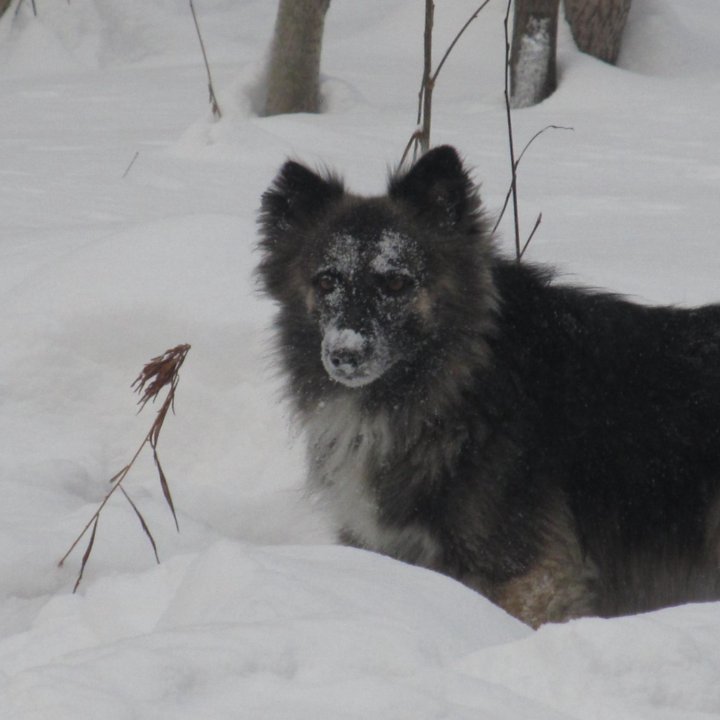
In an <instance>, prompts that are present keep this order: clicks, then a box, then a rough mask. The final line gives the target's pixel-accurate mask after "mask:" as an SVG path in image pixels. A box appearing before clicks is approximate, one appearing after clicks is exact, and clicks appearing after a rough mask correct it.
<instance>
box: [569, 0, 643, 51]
mask: <svg viewBox="0 0 720 720" xmlns="http://www.w3.org/2000/svg"><path fill="white" fill-rule="evenodd" d="M630 3H631V0H565V17H566V18H567V21H568V23H569V24H570V29H571V30H572V34H573V37H574V38H575V43H576V45H577V46H578V48H579V49H580V50H582V52H585V53H588V55H593V56H594V57H596V58H599V59H600V60H604V61H605V62H608V63H611V64H612V65H614V64H615V63H616V62H617V59H618V55H619V53H620V44H621V41H622V34H623V30H624V29H625V22H626V21H627V17H628V13H629V12H630Z"/></svg>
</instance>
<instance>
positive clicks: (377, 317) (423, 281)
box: [259, 146, 482, 388]
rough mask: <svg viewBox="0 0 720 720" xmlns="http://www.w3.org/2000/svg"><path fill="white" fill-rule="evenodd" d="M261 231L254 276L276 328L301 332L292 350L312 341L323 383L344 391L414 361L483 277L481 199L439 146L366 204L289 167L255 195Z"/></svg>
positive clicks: (329, 180)
mask: <svg viewBox="0 0 720 720" xmlns="http://www.w3.org/2000/svg"><path fill="white" fill-rule="evenodd" d="M260 225H261V233H262V240H261V243H260V246H261V249H262V251H263V258H262V261H261V263H260V266H259V274H260V277H261V280H262V282H263V284H264V287H265V290H266V291H267V292H268V293H269V294H270V295H271V296H273V297H274V298H275V299H276V300H278V301H279V302H280V303H281V326H282V324H283V321H284V323H285V325H286V326H288V325H289V326H292V328H293V329H294V330H296V331H298V330H299V329H300V330H299V332H296V333H295V340H293V341H292V342H294V343H296V344H297V343H298V342H302V344H303V345H304V346H305V345H306V344H307V343H315V346H316V347H315V352H316V353H317V355H316V357H318V358H319V360H320V361H321V363H322V367H323V368H324V370H325V372H326V373H327V375H328V376H329V377H330V378H331V379H332V380H334V381H336V382H338V383H341V384H342V385H344V386H347V387H351V388H356V387H362V386H365V385H368V384H370V383H373V382H374V381H376V380H378V378H381V377H383V376H385V375H386V374H387V373H388V371H390V370H391V369H393V368H403V367H405V368H409V367H410V365H412V364H413V363H415V362H416V360H417V358H418V357H419V356H420V355H421V354H422V353H423V349H424V347H425V346H426V345H427V343H429V342H431V341H432V339H433V338H435V337H437V335H438V332H439V331H440V329H441V328H443V323H446V322H447V319H446V317H445V316H446V315H447V314H448V311H449V310H450V309H451V308H453V309H454V313H455V318H456V320H455V321H454V322H457V314H458V313H457V311H458V309H460V315H461V316H462V315H463V314H464V313H463V312H462V308H463V306H464V305H466V304H467V303H466V302H464V301H466V300H467V297H466V293H468V292H472V291H474V288H475V286H476V285H477V283H478V278H479V277H480V274H479V273H478V267H477V265H478V253H477V248H476V245H477V242H476V241H477V240H478V238H479V237H480V236H481V235H482V233H481V227H482V222H481V218H480V212H479V201H478V199H477V195H476V192H475V189H474V186H473V185H472V183H471V182H470V180H469V178H468V174H467V172H466V171H465V169H464V168H463V166H462V163H461V161H460V158H459V157H458V155H457V153H456V151H455V150H454V149H453V148H450V147H447V146H443V147H438V148H436V149H434V150H431V151H430V152H428V153H426V154H425V155H424V156H423V157H422V158H421V159H420V160H419V161H418V162H417V163H416V164H415V165H414V166H413V167H412V168H411V169H410V170H409V171H408V172H407V173H403V174H396V175H394V176H393V177H392V178H391V180H390V183H389V189H388V194H387V195H386V196H382V197H375V198H363V197H358V196H355V195H352V194H350V193H347V192H346V191H345V189H344V187H343V185H342V183H341V182H340V181H339V180H338V179H337V178H335V177H333V176H330V175H324V176H321V175H318V174H316V173H315V172H313V171H311V170H309V169H308V168H306V167H304V166H303V165H300V164H298V163H296V162H292V161H289V162H287V163H286V164H285V165H284V166H283V167H282V169H281V170H280V173H279V175H278V176H277V178H276V179H275V181H274V183H273V184H272V186H271V187H270V189H269V190H268V191H267V192H266V193H265V194H264V196H263V199H262V208H261V216H260ZM445 330H447V328H445ZM301 333H304V334H305V336H306V337H305V338H302V337H300V334H301ZM289 342H290V341H288V340H286V344H287V343H289Z"/></svg>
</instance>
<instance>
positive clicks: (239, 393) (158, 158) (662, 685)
mask: <svg viewBox="0 0 720 720" xmlns="http://www.w3.org/2000/svg"><path fill="white" fill-rule="evenodd" d="M195 5H196V9H197V11H198V16H199V20H200V24H201V27H202V29H203V33H204V38H205V43H206V47H207V50H208V55H209V60H210V63H211V66H212V71H213V77H214V80H215V84H216V91H217V94H218V99H219V100H220V103H221V105H222V107H223V111H224V117H223V119H222V120H221V121H219V122H213V121H212V119H211V116H210V111H209V107H208V105H207V92H206V90H207V85H206V77H205V69H204V67H203V64H202V58H201V55H200V49H199V45H198V43H197V38H196V36H195V31H194V26H193V24H192V18H191V16H190V12H189V8H188V6H187V3H185V2H184V1H183V0H158V1H157V2H153V3H147V2H141V1H140V0H128V1H127V2H123V3H118V2H114V1H113V0H73V2H72V3H63V2H55V1H54V0H37V7H38V17H37V18H34V17H33V16H32V11H31V3H28V2H24V3H23V5H22V7H21V9H20V12H19V13H18V15H17V17H16V18H14V17H13V14H12V12H10V13H9V14H7V15H6V16H5V17H3V18H2V20H0V68H2V72H1V74H0V96H1V97H2V98H3V102H2V103H0V126H2V128H3V132H2V134H0V158H1V159H2V161H1V162H0V181H1V182H2V193H1V194H0V292H1V293H2V303H1V304H0V329H1V331H2V339H3V341H2V344H0V435H1V436H2V438H3V443H2V452H1V453H0V496H1V497H2V499H3V502H2V504H0V548H1V549H2V552H0V577H2V579H3V580H2V584H0V717H2V718H3V720H6V719H7V720H31V719H32V720H35V719H40V718H42V719H43V720H65V719H66V718H67V719H68V720H69V719H70V718H73V720H81V719H83V718H104V719H106V720H116V719H117V720H129V719H130V718H137V717H142V718H149V719H152V718H168V717H172V718H185V717H188V718H189V717H198V716H201V717H204V718H212V719H213V720H215V719H218V718H238V717H243V718H245V717H247V718H269V719H274V718H278V719H279V718H293V720H303V719H304V718H313V719H315V718H325V717H332V718H368V717H373V718H393V719H394V720H395V719H399V718H413V720H423V719H425V718H428V719H429V718H441V717H451V718H468V719H469V718H478V717H483V718H492V719H500V718H502V719H506V720H518V719H519V718H523V719H525V718H533V720H544V719H545V718H547V719H550V718H552V719H559V718H565V719H567V718H572V719H573V720H589V719H591V718H603V719H604V718H610V717H621V718H624V719H625V718H627V719H630V720H634V719H636V718H637V719H641V718H642V719H644V718H653V719H654V720H655V719H658V718H659V719H661V720H694V719H696V718H697V719H698V720H699V719H700V718H710V717H717V716H718V715H720V690H719V689H718V688H719V687H720V685H719V684H718V682H717V678H718V676H719V675H720V652H719V651H718V647H719V646H720V604H718V603H710V604H705V605H694V606H685V607H679V608H672V609H667V610H663V611H660V612H656V613H652V614H648V615H644V616H639V617H628V618H620V619H616V620H599V619H584V620H579V621H574V622H571V623H568V624H566V625H562V626H547V627H543V628H541V629H540V630H538V631H537V632H532V631H531V630H529V629H528V628H526V627H524V626H522V625H521V624H520V623H518V622H517V621H515V620H513V619H512V618H509V617H507V616H506V615H505V614H504V613H502V612H501V611H500V610H498V609H497V608H495V607H493V606H492V605H491V604H490V603H488V602H487V601H485V600H484V599H483V598H482V597H480V596H478V595H476V594H474V593H472V592H471V591H470V590H467V589H466V588H464V587H462V586H460V585H458V584H457V583H455V582H453V581H451V580H449V579H447V578H444V577H441V576H439V575H435V574H433V573H431V572H429V571H426V570H421V569H418V568H414V567H409V566H406V565H402V564H400V563H397V562H394V561H392V560H389V559H387V558H383V557H380V556H375V555H372V554H370V553H364V552H361V551H357V550H352V549H347V548H340V547H337V546H334V545H333V544H332V533H331V531H330V528H329V523H328V520H327V518H326V515H325V513H324V512H323V510H322V508H318V507H315V506H314V504H313V502H312V501H311V499H309V498H308V497H307V496H306V495H305V493H304V491H303V468H304V463H305V458H304V452H303V445H304V443H303V440H302V438H298V437H296V436H295V434H294V433H293V431H292V429H291V425H290V419H289V414H288V411H287V408H286V407H285V405H284V404H283V403H282V402H281V383H280V380H279V379H278V378H277V375H276V371H275V369H274V367H273V359H272V353H271V349H270V348H271V343H270V342H269V338H270V336H269V331H268V326H269V323H270V320H271V317H272V313H273V307H272V305H271V304H270V303H269V302H267V301H266V300H264V299H262V298H261V297H258V295H257V293H256V287H255V281H254V279H253V275H252V272H253V268H254V266H255V264H256V262H257V256H256V255H255V253H254V252H253V246H254V244H255V242H256V230H255V216H256V211H257V207H258V204H259V197H260V195H261V193H262V192H263V190H264V189H265V188H266V187H267V186H268V184H269V183H270V181H271V180H272V178H273V176H274V175H275V173H276V172H277V169H278V168H279V166H280V164H281V163H282V162H283V161H284V160H285V159H286V158H287V157H288V156H290V157H296V158H300V159H303V160H305V161H307V162H309V163H310V164H312V165H315V166H319V165H323V164H326V165H327V166H328V167H331V168H337V169H338V170H339V171H341V172H343V173H344V174H345V176H346V178H347V184H348V186H349V187H350V188H352V189H353V190H355V191H358V192H380V191H381V190H382V188H383V184H384V175H385V172H386V168H387V167H391V166H393V165H394V164H395V163H396V162H397V161H398V159H399V157H400V155H401V153H402V150H403V148H404V146H405V144H406V143H407V140H408V138H409V136H410V134H411V132H412V130H413V129H414V126H413V123H414V119H415V112H416V102H417V89H418V85H419V79H420V74H421V67H422V22H423V18H422V15H423V13H422V11H421V10H419V9H418V4H417V3H416V2H413V1H412V0H395V1H394V2H392V3H388V2H386V1H384V0H369V1H368V2H365V3H341V2H337V3H333V4H332V5H331V8H330V11H329V13H328V16H327V22H326V36H325V44H324V54H323V73H324V78H323V92H324V93H325V95H326V100H327V107H328V112H327V113H325V114H324V115H322V116H315V117H314V116H309V115H302V116H285V117H276V118H265V119H259V118H256V117H253V116H252V115H251V114H250V112H249V108H250V106H251V100H250V95H251V90H252V88H253V85H254V84H255V83H256V79H257V78H258V77H259V76H260V75H261V70H262V61H263V57H264V54H265V48H266V46H267V44H268V42H269V38H270V32H271V30H272V25H273V21H274V12H275V3H269V2H267V1H263V0H247V1H246V2H243V3H237V2H234V1H233V0H196V2H195ZM475 7H476V3H475V2H473V1H472V0H462V1H460V2H455V3H446V4H444V5H443V6H442V7H441V6H438V8H437V9H436V13H435V24H436V28H435V39H436V46H435V47H436V52H435V55H436V57H440V53H441V52H442V50H444V48H445V47H446V46H447V45H448V43H449V42H450V41H451V40H452V38H453V37H454V35H455V33H456V32H457V30H458V28H459V27H460V26H461V25H462V24H463V22H464V21H465V19H466V18H467V17H468V16H469V15H470V14H471V12H472V11H473V10H474V9H475ZM503 15H504V3H491V4H490V5H489V6H488V7H487V8H486V10H484V11H483V12H482V13H481V15H480V17H479V19H478V20H477V21H476V22H475V23H474V24H473V25H472V26H471V28H470V29H469V30H468V32H467V33H466V35H465V36H464V37H463V39H462V40H461V42H460V43H459V44H458V46H457V47H456V49H455V51H454V52H453V55H452V56H451V57H450V59H449V60H448V62H447V63H446V65H445V66H444V68H443V72H442V73H441V75H440V77H439V79H438V84H437V87H436V90H435V93H434V103H435V107H434V112H433V142H434V143H435V144H439V143H453V144H455V145H457V146H458V147H459V149H460V150H461V152H462V153H463V154H464V156H465V158H466V160H467V162H468V164H469V165H471V166H472V167H474V168H475V178H476V179H477V180H478V181H479V182H481V183H482V194H483V198H484V200H485V202H486V205H487V208H488V212H489V213H490V214H494V213H497V211H498V209H499V208H500V206H501V204H502V201H503V198H504V195H505V192H506V189H507V185H508V182H509V172H508V159H507V141H506V136H505V115H504V108H503V104H502V87H503V82H502V79H503V68H502V58H503V55H504V48H503V33H502V19H503ZM718 21H720V9H719V8H718V6H717V3H716V0H688V2H687V3H685V4H683V6H682V8H679V6H678V4H677V3H674V2H672V0H635V1H634V2H633V7H632V11H631V13H630V17H629V19H628V27H627V35H626V44H625V47H624V49H623V51H622V53H621V57H620V66H619V67H610V66H608V65H604V64H602V63H600V62H596V61H594V60H593V59H592V58H589V57H587V56H583V55H581V54H579V53H578V52H577V51H576V50H575V49H574V48H573V46H572V42H571V40H570V34H569V31H568V30H567V28H562V31H561V38H560V46H559V49H558V58H559V63H560V67H559V71H560V72H559V89H558V91H557V92H556V93H555V94H554V95H553V96H552V97H551V98H549V99H548V100H547V101H546V102H544V103H543V104H541V105H539V106H535V107H532V108H527V109H524V110H519V111H517V112H515V113H514V118H513V121H514V126H515V130H516V146H517V147H522V146H523V145H524V143H525V142H527V140H528V139H529V138H530V137H532V135H533V134H534V133H535V132H537V131H538V130H539V129H541V128H543V127H544V126H546V125H549V124H557V125H564V126H570V127H572V128H573V129H574V130H573V131H572V132H561V131H554V132H548V133H545V134H544V135H543V136H542V137H541V138H539V139H538V140H537V141H536V142H535V143H534V144H533V146H532V148H531V149H530V150H529V151H528V153H527V154H526V156H525V157H524V158H523V161H522V164H521V166H520V171H519V176H518V190H519V194H520V201H521V221H522V225H523V228H524V230H525V232H528V231H529V230H530V229H531V228H532V224H533V223H534V220H535V218H536V217H537V215H538V213H539V212H541V211H542V213H543V221H542V225H541V226H540V229H539V231H538V233H537V235H536V236H535V238H534V239H533V241H532V244H531V245H530V248H529V250H528V253H527V256H526V257H527V258H528V259H529V260H533V261H548V262H552V263H554V264H556V265H557V266H558V267H559V269H560V271H561V272H562V274H563V275H564V276H566V277H567V278H568V279H571V280H573V281H577V282H582V283H585V284H588V285H593V286H604V287H609V288H612V289H613V290H616V291H619V292H625V293H628V294H630V295H632V296H634V297H636V298H638V299H640V300H643V301H648V302H671V303H680V304H684V305H692V304H696V303H701V302H709V301H713V300H717V299H718V297H719V296H720V293H719V292H718V283H717V278H718V276H720V253H718V251H717V217H718V204H717V198H718V189H719V185H720V125H719V124H718V122H717V117H718V114H720V80H719V79H718V74H717V69H718V67H720V45H718V43H717V41H716V32H715V28H716V27H717V23H718ZM368 49H371V52H368ZM136 154H137V157H136ZM135 157H136V159H135V161H134V162H132V161H133V158H135ZM131 162H132V166H131V167H130V164H131ZM128 168H129V169H128ZM501 231H502V233H503V234H504V240H503V245H504V247H505V248H506V249H507V251H508V252H512V243H511V241H510V237H511V224H510V220H509V218H505V219H504V220H503V223H502V225H501ZM183 342H188V343H191V344H192V350H191V351H190V353H189V355H188V358H187V360H186V362H185V365H184V366H183V369H182V371H181V380H180V385H179V387H178V391H177V400H176V415H172V416H170V417H168V419H167V421H166V425H165V428H164V430H163V433H162V436H161V439H160V444H159V454H160V457H161V460H162V462H163V466H164V468H165V471H166V474H167V476H168V479H169V482H170V486H171V488H172V491H173V497H174V501H175V505H176V508H177V510H178V515H179V520H180V533H179V534H178V533H176V531H175V529H174V526H173V522H172V518H171V517H170V514H169V512H168V509H167V507H166V504H165V500H164V498H163V496H162V492H161V489H160V487H159V483H158V481H157V477H156V475H155V471H154V467H153V465H152V460H151V459H150V458H148V457H145V456H142V457H141V460H140V461H139V463H138V465H137V467H135V468H134V469H133V471H132V472H131V473H130V475H129V476H128V478H127V480H126V488H127V491H128V493H129V494H130V496H131V497H132V498H133V500H134V501H135V502H136V504H137V505H138V506H139V507H140V508H141V510H142V512H143V514H144V516H145V518H146V520H147V522H148V524H149V525H150V527H151V529H152V531H153V534H154V536H155V539H156V541H157V543H158V547H159V552H160V557H161V560H162V563H161V564H160V565H156V564H155V562H154V559H153V556H152V552H151V549H150V547H149V544H148V542H147V539H146V538H145V536H144V535H143V533H142V530H141V528H140V526H139V524H138V522H137V519H136V517H135V516H134V514H133V512H132V510H131V508H130V507H129V506H128V505H127V504H126V503H125V502H124V500H123V499H122V498H121V497H115V498H113V499H112V500H111V502H110V503H109V504H108V506H107V507H106V508H105V510H103V513H102V516H101V520H100V523H99V526H98V531H97V537H96V541H95V547H94V550H93V554H92V557H91V558H90V562H89V564H88V567H87V569H86V571H85V577H84V579H83V582H82V584H81V586H80V590H79V592H78V593H77V594H75V595H73V594H72V592H71V590H72V586H73V584H74V581H75V577H76V574H77V571H78V567H79V562H80V555H81V554H82V548H81V549H80V550H79V551H77V552H76V553H75V554H74V555H73V556H71V558H70V559H69V561H68V562H67V563H66V564H65V565H64V567H63V568H58V567H57V561H58V560H59V558H60V557H61V556H62V554H63V552H64V551H65V550H66V549H67V547H68V546H69V545H70V543H71V542H72V540H73V539H74V537H75V536H76V535H77V533H78V532H79V531H80V529H81V528H82V527H83V525H84V524H85V523H86V522H87V520H88V519H89V518H90V516H91V514H92V513H93V511H94V510H95V509H96V507H97V505H98V503H99V502H100V501H101V499H102V497H103V496H104V494H105V492H106V491H107V489H108V482H107V481H108V480H109V478H110V477H112V476H113V475H114V474H115V473H116V472H117V471H118V470H119V469H120V468H121V467H122V466H123V465H124V464H125V463H126V462H127V461H128V460H129V459H130V457H131V455H132V453H133V452H134V451H135V449H136V448H137V447H138V445H139V444H140V442H141V440H142V438H143V437H144V435H145V433H146V432H147V430H148V428H149V426H150V423H151V422H152V418H153V412H154V408H153V406H148V407H147V408H146V409H145V410H144V411H143V412H142V413H140V414H137V412H136V411H137V407H136V397H135V396H134V395H133V394H132V392H131V390H130V383H131V382H132V381H133V379H134V378H135V377H136V376H137V374H138V372H139V371H140V369H141V367H142V365H143V364H144V363H145V362H147V361H148V360H149V359H150V358H152V357H153V356H156V355H159V354H160V353H162V352H163V351H164V350H166V349H167V348H170V347H173V346H175V345H178V344H179V343H183Z"/></svg>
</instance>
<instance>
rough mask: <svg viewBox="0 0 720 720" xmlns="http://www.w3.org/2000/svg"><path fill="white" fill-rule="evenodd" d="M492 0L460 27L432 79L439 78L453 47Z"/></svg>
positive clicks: (487, 1) (483, 4)
mask: <svg viewBox="0 0 720 720" xmlns="http://www.w3.org/2000/svg"><path fill="white" fill-rule="evenodd" d="M489 2H490V0H485V2H484V3H482V5H480V7H479V8H478V9H477V10H476V11H475V12H474V13H473V14H472V15H471V16H470V17H469V18H468V19H467V22H466V23H465V24H464V25H463V26H462V27H461V28H460V32H458V34H457V35H456V36H455V39H454V40H453V41H452V42H451V43H450V46H449V47H448V49H447V50H446V51H445V54H444V55H443V56H442V60H440V62H439V63H438V66H437V68H435V72H434V73H433V76H432V79H433V82H435V81H436V80H437V78H438V75H439V74H440V71H441V70H442V67H443V65H444V64H445V61H446V60H447V59H448V57H449V56H450V53H451V52H452V50H453V48H454V47H455V45H456V44H457V41H458V40H459V39H460V38H461V37H462V35H463V33H464V32H465V31H466V30H467V29H468V28H469V27H470V25H471V23H472V21H473V20H475V18H476V17H477V16H478V15H479V14H480V13H481V12H482V10H484V9H485V6H486V5H487V4H488V3H489Z"/></svg>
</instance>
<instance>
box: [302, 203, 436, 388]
mask: <svg viewBox="0 0 720 720" xmlns="http://www.w3.org/2000/svg"><path fill="white" fill-rule="evenodd" d="M378 215H379V216H380V217H378ZM382 215H383V213H382V212H381V211H380V209H379V208H375V207H372V206H370V207H358V208H353V209H351V210H350V212H349V213H348V212H342V213H340V215H339V216H338V217H337V218H335V219H334V220H333V222H332V223H331V226H330V227H329V228H328V232H327V235H326V237H325V238H323V239H322V240H321V241H320V243H319V249H318V252H316V253H312V255H311V257H310V258H308V260H309V262H308V263H307V265H306V267H307V270H308V277H309V278H310V284H311V287H310V288H309V290H308V293H307V296H306V305H307V308H308V311H309V312H310V313H311V314H312V315H313V316H314V317H316V318H317V322H318V324H319V327H320V330H321V333H322V341H321V347H320V352H321V355H320V357H321V360H322V363H323V366H324V368H325V370H326V371H327V374H328V375H329V376H330V377H331V378H332V379H333V380H335V381H337V382H339V383H342V384H343V385H347V386H349V387H360V386H362V385H367V384H369V383H371V382H373V381H374V380H376V379H377V378H378V377H380V376H381V375H383V374H384V373H385V372H386V371H387V370H388V369H389V368H390V367H392V366H393V365H394V364H395V363H396V362H397V361H398V360H400V359H403V358H408V357H409V356H410V355H411V354H413V353H414V352H415V351H416V350H417V344H416V343H415V345H414V346H413V343H412V340H413V339H414V338H417V337H418V336H419V335H420V333H419V328H418V324H419V323H421V322H422V312H421V308H422V303H421V302H420V298H421V297H422V294H423V279H424V262H423V257H422V252H421V250H420V249H419V248H418V246H417V245H416V243H415V242H414V241H413V238H412V237H410V236H409V235H407V234H404V233H403V232H402V231H400V230H398V229H396V228H394V227H393V226H392V225H391V224H389V223H385V222H381V224H379V225H378V219H381V218H382Z"/></svg>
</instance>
